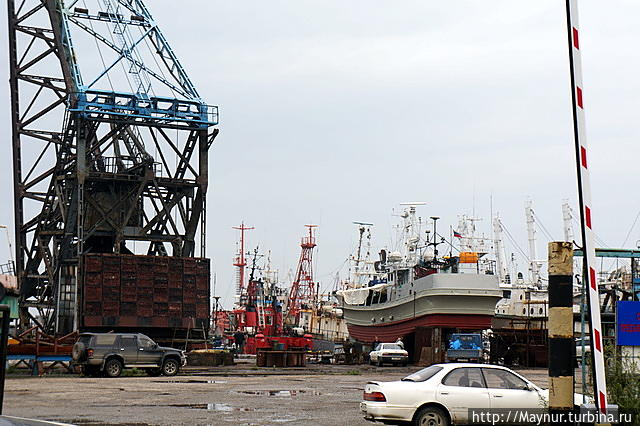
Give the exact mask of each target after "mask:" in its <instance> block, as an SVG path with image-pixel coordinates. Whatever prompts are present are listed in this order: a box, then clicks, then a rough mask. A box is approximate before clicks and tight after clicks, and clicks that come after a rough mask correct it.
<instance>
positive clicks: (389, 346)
mask: <svg viewBox="0 0 640 426" xmlns="http://www.w3.org/2000/svg"><path fill="white" fill-rule="evenodd" d="M380 349H389V350H390V349H400V350H402V348H401V347H400V345H396V344H395V343H383V344H382V347H381V348H380Z"/></svg>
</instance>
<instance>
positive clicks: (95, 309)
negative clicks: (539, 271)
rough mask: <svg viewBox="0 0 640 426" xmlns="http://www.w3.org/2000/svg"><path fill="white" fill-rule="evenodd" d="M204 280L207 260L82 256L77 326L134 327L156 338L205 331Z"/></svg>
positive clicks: (207, 301)
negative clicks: (82, 284) (78, 324)
mask: <svg viewBox="0 0 640 426" xmlns="http://www.w3.org/2000/svg"><path fill="white" fill-rule="evenodd" d="M209 281H210V264H209V259H204V258H179V257H166V256H140V255H126V254H87V255H85V256H84V286H83V288H81V289H80V296H81V300H80V306H81V308H82V309H81V312H80V328H81V329H82V330H95V331H98V330H107V329H108V330H133V329H135V330H140V331H146V332H148V333H149V334H152V335H155V336H160V335H169V334H170V333H171V332H172V331H175V330H179V329H192V328H198V329H203V328H204V329H205V330H208V329H209V324H210V312H211V309H210V308H211V307H210V300H211V297H210V296H211V289H210V286H209Z"/></svg>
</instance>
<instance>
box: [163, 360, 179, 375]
mask: <svg viewBox="0 0 640 426" xmlns="http://www.w3.org/2000/svg"><path fill="white" fill-rule="evenodd" d="M179 369H180V364H178V361H176V360H175V359H173V358H168V359H165V360H164V362H163V363H162V374H164V375H165V376H175V375H176V374H178V370H179Z"/></svg>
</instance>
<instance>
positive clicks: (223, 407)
mask: <svg viewBox="0 0 640 426" xmlns="http://www.w3.org/2000/svg"><path fill="white" fill-rule="evenodd" d="M131 407H178V408H192V409H196V410H209V411H228V412H231V411H255V409H254V408H246V407H232V406H231V405H227V404H219V403H202V404H187V403H185V404H133V405H131Z"/></svg>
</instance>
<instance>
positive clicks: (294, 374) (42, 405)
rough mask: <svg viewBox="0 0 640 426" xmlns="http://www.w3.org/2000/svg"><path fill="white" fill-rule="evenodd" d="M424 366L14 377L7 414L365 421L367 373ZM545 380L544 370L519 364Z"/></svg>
mask: <svg viewBox="0 0 640 426" xmlns="http://www.w3.org/2000/svg"><path fill="white" fill-rule="evenodd" d="M417 369H418V367H406V368H404V367H381V368H379V367H371V366H364V365H363V366H319V365H316V366H310V368H308V369H286V370H284V369H262V368H261V369H256V368H255V367H248V366H246V365H245V366H236V367H218V368H210V369H199V370H197V369H188V370H186V371H185V372H184V374H181V375H179V376H176V377H172V378H167V377H146V376H145V377H143V376H140V377H121V378H117V379H106V378H87V377H80V376H76V375H58V376H54V375H51V376H45V377H28V376H9V377H8V379H7V381H6V385H5V401H4V411H3V414H6V415H12V416H20V417H30V418H37V419H44V420H52V421H59V422H65V423H72V424H77V425H92V426H96V425H224V424H242V425H273V424H288V425H303V424H304V425H309V424H313V425H347V424H348V425H365V424H369V425H371V423H369V422H366V421H364V420H363V419H362V417H361V415H360V411H359V402H360V400H361V397H362V390H363V387H364V384H365V383H366V382H367V381H369V380H396V379H399V378H401V377H404V376H406V375H407V374H408V373H409V372H413V371H415V370H417ZM520 372H521V373H522V374H523V375H525V376H526V377H528V378H530V379H531V380H533V381H534V382H535V383H537V384H538V385H540V386H543V387H544V386H546V381H547V377H546V370H542V369H540V370H521V371H520Z"/></svg>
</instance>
